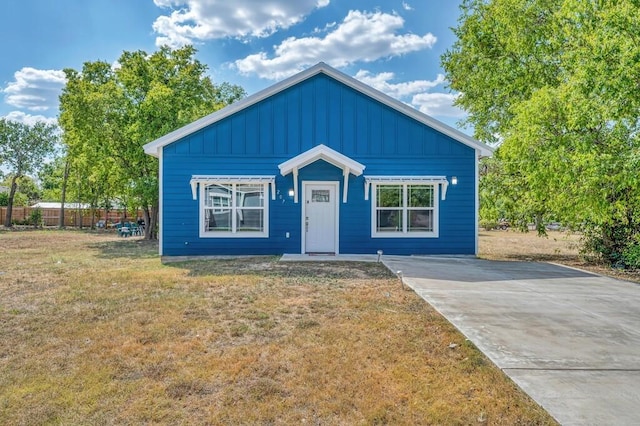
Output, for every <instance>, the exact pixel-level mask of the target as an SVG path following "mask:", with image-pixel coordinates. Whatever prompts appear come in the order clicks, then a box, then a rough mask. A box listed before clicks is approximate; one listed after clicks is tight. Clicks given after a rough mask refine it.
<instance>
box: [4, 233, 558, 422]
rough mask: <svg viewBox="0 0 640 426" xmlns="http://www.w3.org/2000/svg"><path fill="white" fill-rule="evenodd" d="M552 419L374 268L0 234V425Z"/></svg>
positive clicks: (84, 237) (98, 238) (77, 237)
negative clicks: (189, 257)
mask: <svg viewBox="0 0 640 426" xmlns="http://www.w3.org/2000/svg"><path fill="white" fill-rule="evenodd" d="M385 423H388V424H394V425H395V424H505V425H514V424H526V425H531V424H553V423H554V422H553V420H552V419H551V418H550V417H549V416H548V415H547V414H546V413H545V412H544V411H543V410H542V409H541V408H539V407H538V406H537V405H536V404H534V403H533V402H532V401H531V400H530V399H529V398H528V397H527V396H526V395H524V394H523V393H522V392H520V390H519V389H518V388H517V387H516V386H515V385H514V384H513V383H512V382H510V381H509V380H508V379H507V378H506V377H505V376H504V375H503V374H502V373H501V372H500V371H499V370H498V369H497V368H495V367H494V366H493V365H492V364H491V363H490V362H489V361H487V359H486V358H485V357H484V356H483V355H482V354H480V353H479V352H478V351H477V350H476V349H475V348H474V347H473V345H471V344H469V343H468V342H466V341H465V339H464V337H463V336H462V335H460V334H459V333H458V332H457V331H456V330H455V329H454V328H453V327H452V326H451V325H450V324H449V323H448V322H446V321H445V320H444V319H443V318H442V317H440V316H439V315H438V314H437V313H436V312H435V311H434V310H433V309H432V308H430V307H429V305H427V304H426V303H425V302H423V301H422V299H420V298H419V297H418V296H416V295H415V294H414V293H413V292H410V291H407V290H403V289H402V288H401V287H400V284H399V282H398V280H397V279H396V278H395V277H393V276H391V275H390V274H389V273H388V272H387V271H386V270H385V269H384V267H382V266H381V265H378V264H358V263H349V264H334V263H331V264H308V263H305V264H296V263H277V262H276V259H274V258H253V259H236V260H216V261H199V262H188V263H180V264H171V265H161V264H160V261H159V259H158V257H157V256H156V245H155V244H149V243H146V242H143V241H141V240H139V239H135V238H128V239H118V238H117V237H115V236H113V235H109V234H92V233H82V232H75V231H66V232H60V231H24V232H7V231H0V424H91V425H99V424H323V425H324V424H385Z"/></svg>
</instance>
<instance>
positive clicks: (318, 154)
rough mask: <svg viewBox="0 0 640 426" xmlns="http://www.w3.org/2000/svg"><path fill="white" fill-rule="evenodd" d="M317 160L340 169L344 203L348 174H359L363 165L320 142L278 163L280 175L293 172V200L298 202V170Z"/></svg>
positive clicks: (345, 200)
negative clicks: (342, 179) (342, 178)
mask: <svg viewBox="0 0 640 426" xmlns="http://www.w3.org/2000/svg"><path fill="white" fill-rule="evenodd" d="M317 160H324V161H326V162H327V163H329V164H332V165H334V166H336V167H337V168H339V169H341V170H342V176H343V177H344V185H343V193H342V202H343V203H346V202H347V193H348V189H349V174H352V175H354V176H360V175H361V174H362V172H363V171H364V168H365V166H364V165H362V164H360V163H358V162H357V161H355V160H352V159H351V158H349V157H347V156H346V155H344V154H341V153H339V152H338V151H335V150H333V149H331V148H329V147H328V146H326V145H322V144H321V145H318V146H316V147H313V148H311V149H310V150H308V151H305V152H303V153H302V154H299V155H296V156H295V157H293V158H291V159H289V160H287V161H285V162H284V163H282V164H280V165H278V168H279V169H280V174H281V175H282V176H286V175H288V174H289V173H293V201H294V202H295V203H297V202H298V170H300V169H301V168H303V167H305V166H308V165H309V164H311V163H313V162H315V161H317Z"/></svg>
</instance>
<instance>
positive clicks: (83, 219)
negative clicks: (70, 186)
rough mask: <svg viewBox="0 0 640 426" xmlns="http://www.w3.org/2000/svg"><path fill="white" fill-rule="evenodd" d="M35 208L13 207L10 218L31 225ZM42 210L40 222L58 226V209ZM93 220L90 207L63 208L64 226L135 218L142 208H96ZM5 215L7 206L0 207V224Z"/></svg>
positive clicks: (139, 215)
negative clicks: (133, 210)
mask: <svg viewBox="0 0 640 426" xmlns="http://www.w3.org/2000/svg"><path fill="white" fill-rule="evenodd" d="M32 210H36V208H34V207H13V212H12V213H11V218H12V220H13V223H15V224H18V225H23V224H24V225H27V224H28V225H31V222H30V220H29V219H30V217H31V211H32ZM40 211H42V223H43V225H44V226H58V220H59V218H60V209H58V208H55V209H43V208H41V209H40ZM93 213H94V214H93V220H92V217H91V210H90V209H72V208H66V209H64V226H66V227H90V226H91V225H92V224H93V225H96V224H97V223H98V221H100V220H102V221H105V223H107V224H109V223H117V222H120V221H121V220H123V219H124V220H134V221H135V220H136V219H137V218H142V217H144V215H143V213H142V210H138V211H136V212H131V211H128V210H118V209H114V210H109V211H108V212H105V210H104V209H96V210H94V211H93ZM6 215H7V208H6V207H0V224H2V223H4V218H5V217H6Z"/></svg>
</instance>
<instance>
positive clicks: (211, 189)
mask: <svg viewBox="0 0 640 426" xmlns="http://www.w3.org/2000/svg"><path fill="white" fill-rule="evenodd" d="M231 192H232V188H231V185H207V186H206V187H205V188H204V206H205V207H214V208H216V210H221V209H220V208H223V207H230V206H231Z"/></svg>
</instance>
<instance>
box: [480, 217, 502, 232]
mask: <svg viewBox="0 0 640 426" xmlns="http://www.w3.org/2000/svg"><path fill="white" fill-rule="evenodd" d="M497 227H498V222H496V221H495V220H489V219H482V220H480V228H484V229H485V230H486V231H491V230H492V229H496V228H497Z"/></svg>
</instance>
